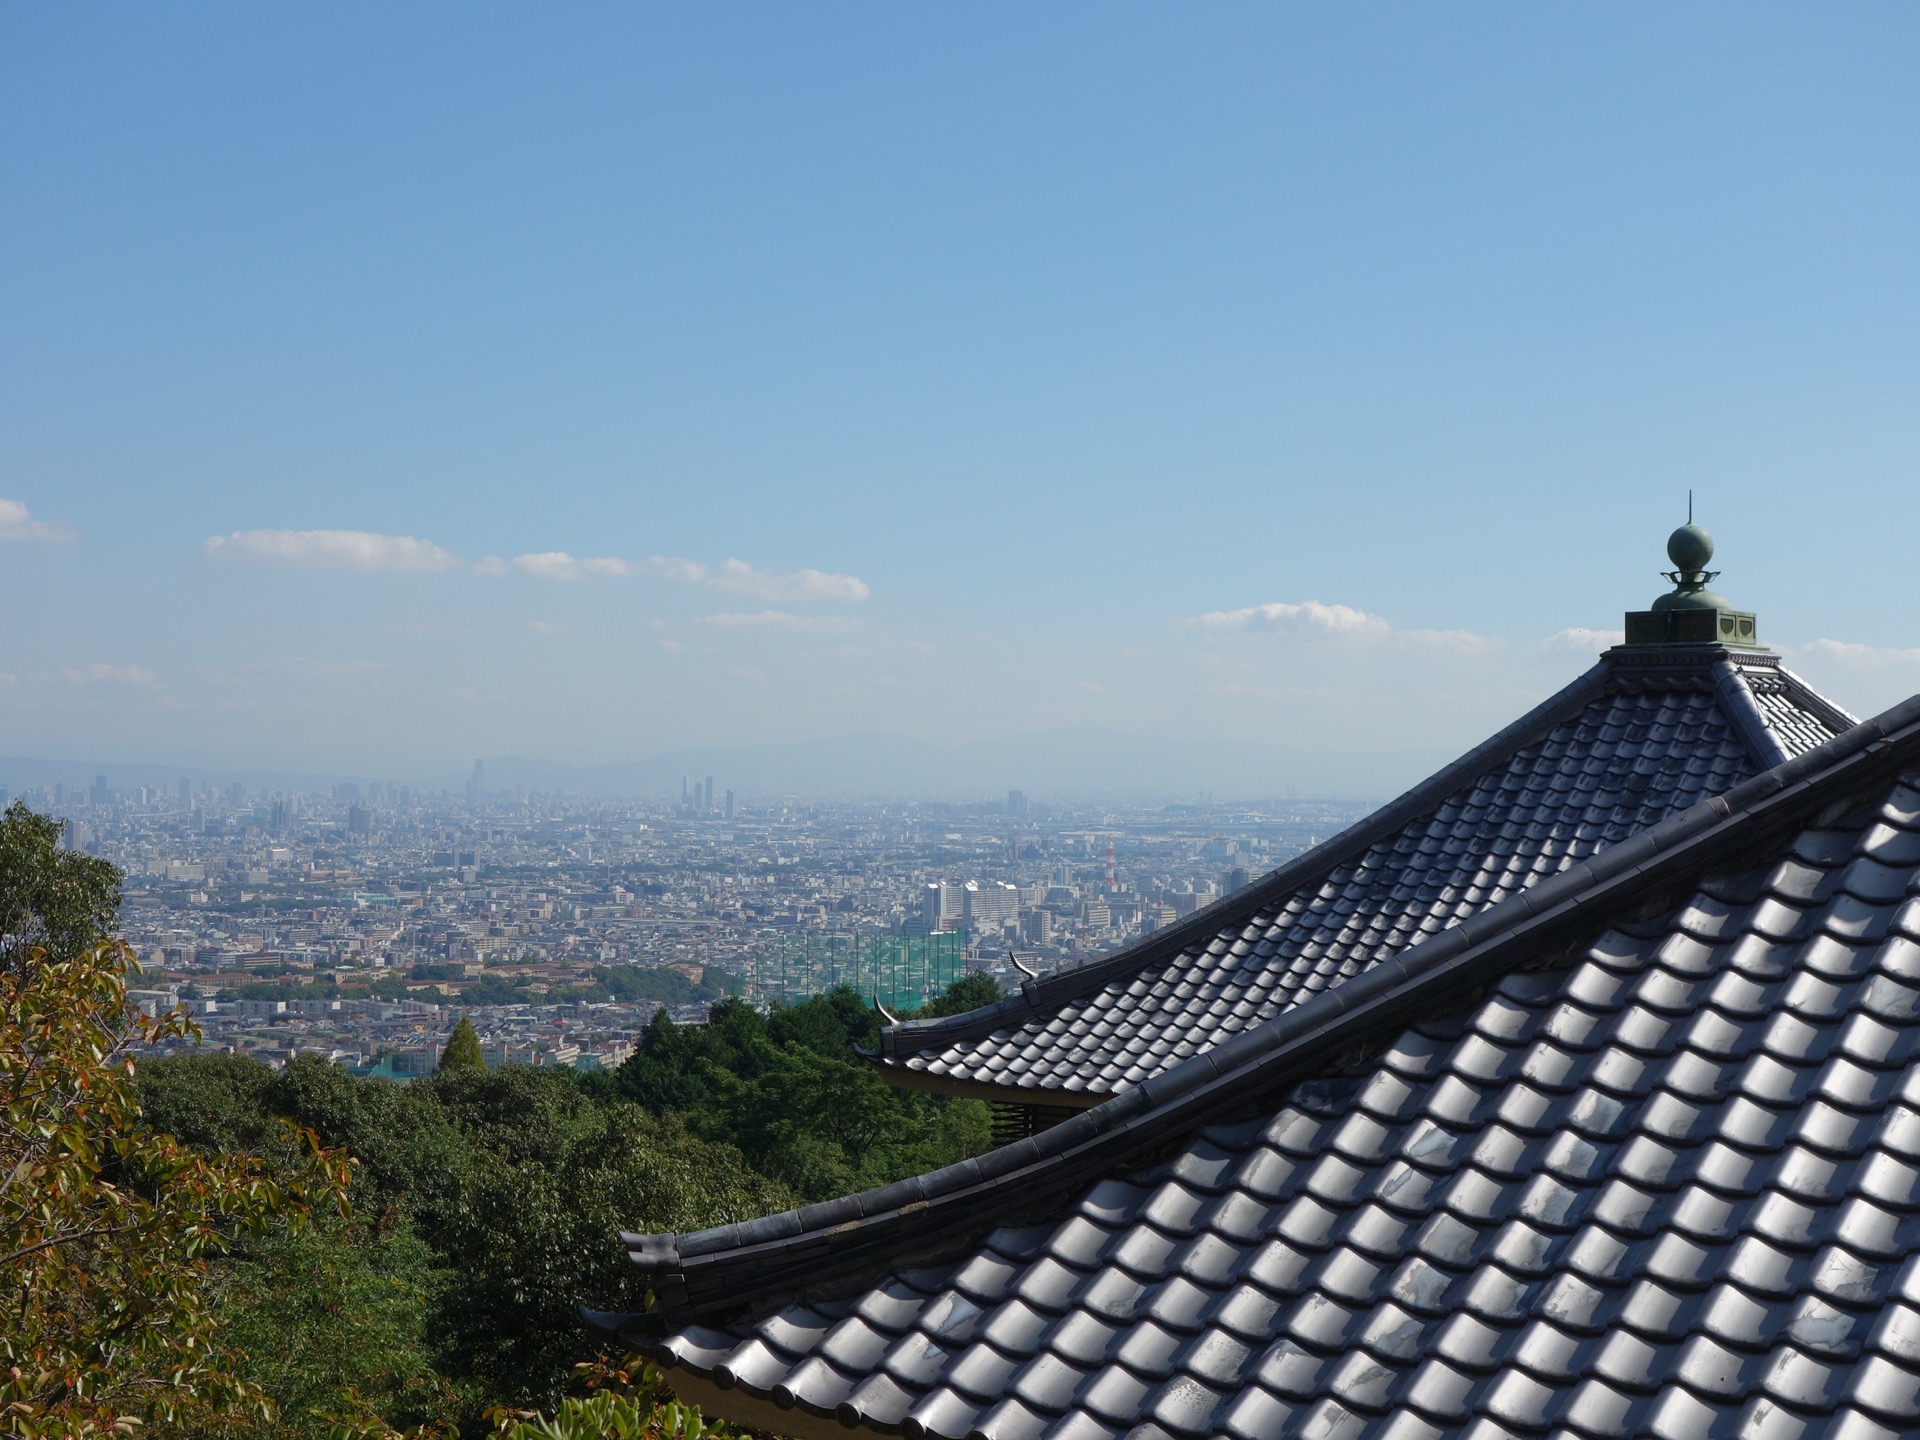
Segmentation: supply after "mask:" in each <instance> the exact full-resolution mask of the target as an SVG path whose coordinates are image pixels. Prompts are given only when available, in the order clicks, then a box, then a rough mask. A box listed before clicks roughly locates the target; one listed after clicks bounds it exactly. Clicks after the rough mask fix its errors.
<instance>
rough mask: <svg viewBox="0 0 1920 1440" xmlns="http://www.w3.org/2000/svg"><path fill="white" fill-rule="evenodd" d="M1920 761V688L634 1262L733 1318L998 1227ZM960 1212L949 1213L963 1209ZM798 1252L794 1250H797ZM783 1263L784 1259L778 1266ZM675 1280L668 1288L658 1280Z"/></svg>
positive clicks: (677, 1314)
mask: <svg viewBox="0 0 1920 1440" xmlns="http://www.w3.org/2000/svg"><path fill="white" fill-rule="evenodd" d="M1916 758H1920V696H1914V697H1913V698H1911V699H1908V700H1905V701H1902V702H1901V703H1900V704H1898V705H1896V706H1894V707H1893V708H1892V709H1890V710H1887V711H1885V712H1884V713H1882V714H1881V715H1879V716H1876V717H1875V718H1873V719H1871V720H1867V721H1863V722H1862V723H1861V724H1859V725H1856V726H1854V727H1853V728H1852V729H1851V730H1848V731H1846V732H1844V733H1843V734H1840V735H1836V736H1834V737H1833V738H1832V739H1831V740H1828V741H1827V742H1825V743H1824V744H1822V745H1820V746H1817V747H1816V748H1814V749H1812V750H1809V751H1807V752H1805V753H1804V754H1801V755H1798V756H1795V757H1794V758H1792V759H1790V760H1787V761H1785V762H1784V763H1782V764H1780V765H1777V766H1775V767H1774V768H1773V769H1771V770H1768V771H1766V772H1765V773H1764V774H1761V775H1758V776H1755V777H1754V778H1753V779H1751V780H1747V781H1744V782H1742V783H1741V784H1739V785H1737V786H1735V787H1734V788H1733V789H1732V790H1729V791H1727V792H1726V793H1725V794H1723V795H1717V796H1713V797H1711V798H1709V799H1707V800H1703V801H1701V802H1699V803H1698V804H1696V805H1693V806H1691V807H1689V808H1688V809H1687V810H1684V811H1682V812H1681V813H1680V814H1678V815H1674V816H1670V817H1669V818H1667V819H1666V820H1663V821H1661V822H1660V823H1659V824H1657V825H1654V826H1652V827H1651V828H1649V829H1647V830H1643V831H1641V832H1640V833H1639V834H1637V835H1634V836H1632V837H1630V838H1629V839H1627V840H1624V841H1622V842H1621V843H1620V844H1618V845H1616V846H1612V847H1610V848H1608V849H1606V850H1603V851H1600V852H1599V853H1597V854H1596V855H1594V856H1592V857H1591V858H1589V859H1588V860H1586V861H1583V862H1581V863H1580V864H1579V865H1576V866H1574V867H1573V868H1571V869H1569V870H1566V871H1562V872H1561V873H1560V874H1558V875H1556V876H1553V877H1551V878H1549V879H1546V880H1543V881H1541V882H1540V883H1539V884H1538V885H1536V886H1534V887H1533V888H1532V889H1531V890H1526V891H1521V892H1519V893H1518V894H1516V895H1514V896H1511V897H1509V898H1508V899H1506V900H1502V901H1500V902H1498V903H1496V904H1494V905H1492V906H1489V907H1488V908H1487V909H1485V910H1483V911H1480V912H1478V913H1477V914H1475V915H1472V916H1469V917H1468V918H1467V919H1466V920H1464V921H1462V922H1461V923H1460V924H1458V925H1456V926H1453V927H1450V928H1449V929H1447V930H1444V931H1442V932H1440V933H1439V934H1437V935H1435V936H1433V937H1432V938H1431V939H1428V940H1426V941H1424V942H1421V943H1418V944H1415V945H1412V946H1409V947H1408V948H1407V949H1405V950H1403V951H1401V952H1399V953H1398V954H1395V955H1392V956H1389V957H1388V958H1387V959H1385V960H1383V961H1382V962H1381V963H1380V964H1378V965H1376V966H1375V967H1374V968H1373V969H1371V970H1369V971H1367V972H1365V973H1363V974H1361V975H1357V976H1355V977H1354V978H1353V979H1351V980H1349V981H1348V982H1347V983H1346V984H1344V985H1338V986H1335V987H1333V988H1332V989H1329V990H1325V991H1322V992H1321V993H1320V994H1318V995H1316V996H1315V997H1314V998H1313V999H1312V1000H1309V1001H1307V1002H1305V1003H1304V1004H1302V1005H1299V1006H1297V1007H1295V1008H1294V1009H1292V1010H1289V1011H1287V1012H1285V1013H1283V1014H1281V1015H1278V1016H1276V1017H1274V1018H1273V1019H1272V1020H1269V1021H1266V1022H1265V1023H1263V1024H1261V1025H1257V1026H1254V1027H1253V1028H1251V1029H1248V1030H1245V1031H1242V1032H1241V1033H1240V1034H1239V1035H1236V1036H1234V1037H1233V1038H1232V1039H1230V1040H1228V1041H1225V1042H1224V1043H1222V1044H1220V1045H1218V1046H1215V1047H1214V1048H1212V1049H1210V1050H1207V1051H1205V1052H1203V1053H1201V1054H1199V1055H1196V1056H1194V1057H1192V1058H1191V1059H1189V1060H1186V1061H1183V1062H1182V1063H1181V1064H1179V1065H1177V1066H1175V1067H1174V1068H1172V1069H1171V1070H1167V1071H1163V1072H1162V1073H1160V1074H1159V1075H1156V1076H1154V1077H1153V1078H1152V1079H1150V1080H1147V1081H1145V1082H1144V1083H1142V1084H1140V1085H1138V1086H1135V1087H1133V1088H1132V1089H1129V1090H1126V1091H1123V1092H1121V1093H1120V1094H1119V1095H1118V1096H1116V1097H1115V1098H1113V1099H1111V1100H1109V1101H1107V1102H1105V1103H1104V1104H1102V1105H1099V1106H1096V1107H1095V1108H1093V1109H1091V1110H1086V1111H1083V1112H1081V1113H1080V1114H1079V1115H1077V1116H1075V1117H1074V1118H1073V1119H1071V1120H1067V1121H1065V1122H1063V1123H1062V1124H1060V1125H1057V1126H1055V1127H1054V1128H1053V1129H1051V1130H1048V1131H1046V1132H1045V1133H1044V1134H1042V1135H1040V1136H1037V1137H1033V1138H1030V1139H1027V1140H1022V1141H1019V1142H1016V1143H1015V1144H1013V1145H1009V1146H1005V1147H1002V1148H1001V1149H999V1150H995V1151H990V1152H988V1153H987V1154H986V1155H983V1156H979V1157H977V1158H975V1159H973V1160H968V1161H963V1162H962V1163H960V1164H958V1165H951V1166H947V1167H945V1168H944V1169H941V1170H936V1171H932V1172H930V1173H928V1174H926V1175H922V1176H918V1177H916V1178H915V1179H913V1180H910V1181H902V1182H898V1183H896V1184H894V1185H889V1186H886V1187H883V1188H882V1189H879V1190H871V1191H867V1192H865V1193H863V1194H858V1195H849V1196H843V1197H841V1198H840V1199H837V1200H828V1201H823V1202H820V1203H818V1204H815V1205H809V1206H806V1207H804V1208H802V1209H800V1210H795V1211H789V1212H787V1213H786V1214H784V1215H775V1216H768V1217H765V1218H764V1219H761V1220H754V1221H747V1222H744V1223H742V1224H736V1225H729V1226H723V1227H720V1228H718V1229H715V1230H707V1231H701V1232H697V1233H694V1234H688V1235H673V1234H666V1235H636V1234H630V1233H623V1234H622V1236H621V1240H622V1243H623V1244H625V1245H626V1246H627V1247H628V1251H629V1255H630V1258H631V1260H632V1262H633V1263H634V1264H635V1265H636V1266H637V1267H639V1268H642V1269H648V1270H651V1271H652V1272H653V1274H654V1275H655V1279H656V1282H657V1283H656V1291H657V1293H658V1294H659V1295H660V1297H661V1305H662V1308H661V1310H660V1312H659V1313H658V1314H656V1315H654V1316H651V1317H638V1316H636V1317H630V1318H631V1319H634V1320H643V1319H644V1320H648V1321H650V1322H651V1323H653V1324H655V1325H657V1324H661V1323H664V1322H667V1321H671V1320H673V1319H676V1318H692V1317H694V1316H696V1315H698V1314H701V1313H706V1312H709V1311H714V1310H722V1309H729V1308H737V1307H738V1306H740V1305H742V1304H745V1303H746V1302H748V1301H750V1300H753V1299H756V1298H758V1297H759V1296H762V1295H765V1294H767V1293H769V1292H771V1291H774V1290H777V1289H780V1288H783V1287H786V1288H792V1287H795V1286H797V1285H800V1284H802V1283H805V1282H806V1281H807V1280H809V1279H814V1278H818V1276H819V1274H820V1273H822V1272H824V1271H833V1270H844V1268H845V1266H846V1265H847V1263H848V1261H849V1260H851V1259H853V1258H855V1257H861V1258H864V1259H871V1258H872V1257H873V1255H874V1254H875V1252H876V1251H879V1250H883V1249H885V1248H887V1247H888V1246H889V1243H890V1242H899V1243H901V1244H906V1245H912V1244H924V1243H925V1237H926V1236H927V1235H928V1234H933V1233H938V1232H939V1231H940V1230H941V1229H942V1227H944V1228H945V1229H946V1230H949V1231H950V1230H952V1229H953V1227H955V1226H956V1225H960V1226H964V1227H966V1228H967V1229H968V1230H969V1232H971V1231H972V1230H976V1229H978V1228H979V1225H980V1224H981V1223H982V1222H983V1221H984V1220H985V1219H987V1218H989V1217H988V1216H987V1215H983V1214H982V1213H981V1212H982V1209H983V1207H981V1206H977V1205H975V1206H969V1205H968V1201H969V1199H970V1198H971V1197H975V1196H977V1195H978V1194H979V1193H980V1192H981V1191H982V1190H983V1189H990V1190H991V1191H992V1195H991V1201H992V1204H991V1211H995V1212H1004V1211H1005V1210H1007V1209H1011V1208H1017V1207H1020V1206H1023V1205H1026V1204H1030V1203H1032V1202H1034V1201H1035V1200H1038V1199H1041V1198H1044V1197H1046V1196H1050V1195H1055V1194H1057V1193H1059V1192H1060V1191H1062V1190H1063V1189H1065V1188H1067V1187H1069V1186H1071V1185H1073V1184H1076V1183H1081V1182H1083V1181H1085V1180H1086V1179H1088V1178H1091V1177H1093V1176H1097V1175H1100V1174H1104V1173H1106V1172H1108V1171H1109V1170H1111V1169H1112V1168H1113V1167H1114V1166H1116V1165H1119V1164H1123V1163H1125V1162H1126V1161H1128V1160H1130V1159H1134V1158H1137V1157H1138V1156H1140V1155H1141V1154H1144V1153H1147V1152H1149V1151H1151V1150H1153V1149H1154V1148H1156V1147H1159V1146H1163V1145H1166V1144H1168V1143H1171V1142H1172V1141H1174V1140H1176V1139H1178V1138H1179V1137H1180V1136H1182V1135H1184V1134H1187V1133H1190V1132H1191V1131H1192V1130H1194V1129H1198V1128H1200V1127H1202V1126H1204V1125H1206V1124H1208V1123H1212V1122H1214V1121H1217V1120H1218V1119H1220V1118H1222V1114H1223V1111H1225V1110H1228V1109H1232V1108H1235V1107H1240V1108H1244V1106H1245V1105H1246V1104H1247V1103H1248V1102H1249V1100H1257V1099H1259V1098H1260V1097H1264V1096H1266V1095H1268V1094H1270V1093H1273V1092H1274V1091H1275V1090H1276V1089H1277V1088H1278V1087H1280V1086H1283V1085H1285V1084H1289V1083H1292V1081H1293V1080H1295V1079H1298V1078H1301V1076H1303V1075H1304V1074H1306V1073H1308V1072H1309V1071H1310V1070H1311V1068H1312V1067H1313V1066H1314V1065H1316V1064H1317V1063H1319V1062H1320V1061H1322V1060H1324V1059H1325V1058H1326V1056H1327V1055H1329V1054H1332V1053H1335V1052H1337V1051H1338V1050H1340V1049H1343V1048H1344V1047H1346V1046H1349V1045H1351V1044H1353V1043H1355V1041H1356V1039H1360V1038H1364V1037H1365V1035H1366V1034H1368V1033H1369V1032H1370V1030H1371V1029H1372V1028H1374V1027H1377V1026H1379V1025H1384V1024H1400V1023H1404V1021H1405V1020H1406V1019H1407V1018H1409V1017H1411V1016H1414V1015H1417V1014H1419V1013H1421V1012H1422V1011H1423V1010H1424V1011H1429V1012H1430V1011H1431V1009H1432V1008H1433V1005H1434V1003H1435V1001H1436V1000H1438V999H1439V998H1440V997H1441V996H1442V995H1443V994H1445V993H1447V992H1449V991H1450V990H1451V989H1452V988H1453V987H1454V986H1456V985H1458V984H1465V983H1479V982H1480V981H1482V980H1485V979H1488V978H1491V974H1492V972H1493V971H1495V970H1497V969H1498V968H1499V967H1500V966H1502V965H1504V964H1506V963H1507V961H1508V954H1507V952H1508V950H1509V949H1514V950H1517V951H1519V952H1522V953H1523V954H1526V955H1532V954H1537V953H1538V951H1539V949H1540V947H1541V946H1542V945H1543V944H1545V943H1551V942H1552V941H1553V940H1554V939H1556V938H1557V937H1558V936H1559V934H1561V933H1562V932H1564V931H1565V930H1566V929H1568V928H1570V927H1572V926H1573V925H1575V924H1581V923H1586V924H1592V923H1600V922H1602V921H1604V919H1605V917H1606V916H1607V915H1609V914H1612V913H1614V907H1615V904H1616V902H1618V901H1620V900H1622V899H1624V900H1627V901H1631V900H1632V899H1634V898H1635V897H1636V894H1637V893H1639V892H1641V891H1644V890H1645V889H1646V888H1647V887H1649V886H1655V885H1658V886H1663V887H1671V886H1673V885H1676V884H1678V883H1681V882H1683V881H1691V880H1693V879H1694V878H1695V877H1696V876H1698V875H1699V874H1702V873H1704V872H1705V871H1707V870H1708V869H1709V868H1710V867H1711V866H1712V865H1714V864H1715V863H1716V862H1718V861H1720V860H1723V859H1725V858H1728V857H1730V856H1732V855H1735V854H1738V853H1739V852H1740V851H1741V850H1743V849H1745V848H1747V847H1750V846H1752V845H1754V844H1756V843H1765V842H1767V841H1769V840H1772V839H1776V838H1778V835H1777V833H1776V832H1784V831H1785V830H1786V829H1787V828H1788V827H1791V826H1796V825H1797V826H1802V827H1804V824H1805V822H1806V821H1807V820H1808V819H1810V818H1811V817H1813V816H1816V815H1817V814H1818V813H1819V812H1820V810H1821V809H1822V808H1824V807H1825V806H1826V805H1827V804H1828V803H1829V802H1830V801H1831V800H1832V799H1833V798H1835V797H1834V796H1833V793H1832V792H1833V791H1835V790H1839V791H1841V792H1843V793H1845V794H1852V793H1853V792H1854V791H1855V790H1860V789H1864V788H1866V787H1867V786H1869V785H1883V784H1885V783H1886V782H1887V780H1888V779H1890V778H1892V777H1893V776H1896V775H1898V774H1899V773H1900V770H1901V769H1902V768H1903V767H1906V766H1908V765H1910V764H1911V763H1912V762H1913V760H1914V759H1916ZM956 1207H957V1209H958V1213H956V1214H950V1213H949V1212H952V1211H955V1210H956ZM794 1251H797V1252H798V1253H792V1252H794ZM783 1261H784V1263H782V1262H783ZM722 1266H728V1267H730V1268H737V1269H738V1270H739V1271H740V1273H741V1276H743V1277H744V1278H745V1283H742V1284H728V1283H727V1282H728V1281H729V1280H730V1279H734V1278H736V1277H734V1276H733V1275H732V1274H731V1273H730V1270H723V1269H715V1271H714V1274H713V1275H712V1277H711V1278H710V1279H708V1281H707V1283H706V1284H705V1285H704V1286H703V1294H702V1295H700V1296H699V1297H691V1296H689V1295H688V1294H687V1286H686V1283H685V1282H686V1279H687V1278H688V1276H689V1274H690V1272H692V1271H694V1270H698V1269H707V1268H710V1267H722ZM668 1277H671V1278H672V1281H673V1283H672V1284H662V1283H658V1282H661V1281H664V1280H666V1279H668Z"/></svg>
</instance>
